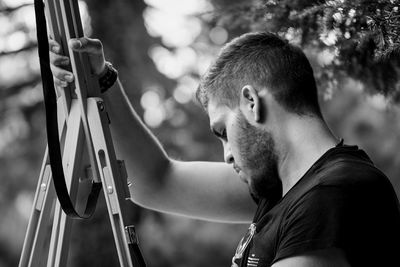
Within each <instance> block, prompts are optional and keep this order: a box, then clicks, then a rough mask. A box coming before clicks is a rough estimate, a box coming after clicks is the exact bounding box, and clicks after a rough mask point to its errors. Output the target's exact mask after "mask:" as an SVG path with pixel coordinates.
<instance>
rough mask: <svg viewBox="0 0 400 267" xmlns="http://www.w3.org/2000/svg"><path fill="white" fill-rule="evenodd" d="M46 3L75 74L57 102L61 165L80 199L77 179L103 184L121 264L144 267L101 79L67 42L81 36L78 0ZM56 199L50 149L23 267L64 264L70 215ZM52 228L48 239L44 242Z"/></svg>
mask: <svg viewBox="0 0 400 267" xmlns="http://www.w3.org/2000/svg"><path fill="white" fill-rule="evenodd" d="M45 7H46V16H47V17H48V18H49V20H48V28H49V30H50V34H51V38H53V39H54V40H56V41H57V42H58V43H59V44H60V45H61V48H62V52H63V54H64V55H66V56H69V58H70V60H71V66H72V71H73V73H74V77H75V82H74V84H73V85H72V86H69V87H68V88H67V89H61V88H59V89H60V90H58V91H59V92H60V96H59V98H58V101H57V114H58V130H59V135H60V136H59V138H60V141H61V143H62V144H63V147H64V150H63V157H62V161H63V162H62V163H63V169H64V174H65V178H66V184H67V187H68V189H69V193H70V198H71V200H72V201H73V202H76V198H77V195H78V190H79V188H78V184H79V180H86V181H88V180H89V181H91V182H93V183H100V182H101V183H102V185H103V192H104V196H105V200H106V204H107V209H108V213H109V217H110V222H111V226H112V231H113V235H114V240H115V245H116V249H117V252H118V258H119V262H120V265H121V266H129V267H131V266H132V267H136V266H140V267H142V266H145V262H144V259H143V257H142V255H141V252H140V250H139V247H138V240H137V236H136V233H135V229H134V226H133V225H130V224H127V222H128V221H129V218H128V217H127V216H126V214H127V212H126V211H127V210H128V208H129V205H128V204H129V202H130V200H129V199H130V193H129V189H128V184H127V174H126V170H125V166H124V163H123V161H117V159H116V156H115V151H114V146H113V143H112V139H111V133H110V129H109V117H108V114H107V111H106V107H105V103H104V101H103V100H102V99H101V95H100V89H99V86H98V81H97V79H98V77H96V76H95V75H94V74H93V73H92V72H91V69H90V65H89V60H88V57H87V55H86V54H83V53H81V54H80V53H76V52H74V51H72V50H71V49H69V47H68V45H67V41H68V40H69V39H71V38H78V37H83V29H82V24H81V19H80V13H79V6H78V2H77V0H46V1H45ZM85 144H86V146H85ZM85 152H86V153H85ZM86 162H89V163H88V164H89V165H90V167H88V166H87V165H85V163H86ZM56 200H57V198H56V194H55V191H54V186H53V181H52V174H51V168H50V162H49V156H48V149H46V152H45V156H44V159H43V164H42V168H41V171H40V175H39V181H38V185H37V189H36V194H35V198H34V204H33V209H32V213H31V217H30V220H29V224H28V229H27V233H26V237H25V241H24V245H23V250H22V254H21V259H20V263H19V266H20V267H25V266H44V265H47V266H48V267H51V266H66V263H67V257H68V248H69V246H68V244H69V236H70V232H71V225H72V219H71V218H69V217H68V216H67V215H66V214H65V213H64V212H63V211H62V209H61V206H60V203H59V202H58V201H56ZM50 227H51V229H52V230H51V237H50V243H46V240H48V238H47V235H48V232H49V228H50Z"/></svg>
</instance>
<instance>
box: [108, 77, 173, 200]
mask: <svg viewBox="0 0 400 267" xmlns="http://www.w3.org/2000/svg"><path fill="white" fill-rule="evenodd" d="M104 100H105V102H106V108H107V111H108V115H109V117H110V121H111V125H110V129H111V134H112V138H113V143H114V146H115V150H116V154H117V158H118V159H123V160H124V161H125V165H126V168H127V172H128V177H129V178H134V186H135V187H136V189H137V191H139V192H147V193H150V192H151V191H152V190H156V189H157V188H159V186H160V185H161V184H162V183H163V181H162V179H163V178H164V177H165V173H166V172H167V170H168V167H169V164H170V160H169V158H168V156H167V154H166V152H165V151H164V149H163V148H162V146H161V144H160V143H159V142H158V140H157V139H156V138H155V136H154V135H153V134H152V133H151V132H150V130H149V129H148V128H147V127H146V125H145V124H144V123H143V122H142V120H141V119H140V117H139V116H138V114H137V113H136V111H135V110H134V109H133V107H132V105H131V103H130V101H129V99H128V97H127V95H126V93H125V91H124V89H123V87H122V85H121V84H120V82H119V81H118V82H116V83H115V85H114V86H113V88H110V89H109V90H108V91H107V93H105V94H104ZM135 191H136V190H135ZM143 195H145V194H143Z"/></svg>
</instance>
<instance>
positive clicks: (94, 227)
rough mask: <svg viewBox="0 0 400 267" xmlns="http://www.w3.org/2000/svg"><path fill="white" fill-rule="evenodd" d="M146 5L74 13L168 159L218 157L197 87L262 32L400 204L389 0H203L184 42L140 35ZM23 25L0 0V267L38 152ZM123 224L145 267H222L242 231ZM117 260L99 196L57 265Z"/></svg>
mask: <svg viewBox="0 0 400 267" xmlns="http://www.w3.org/2000/svg"><path fill="white" fill-rule="evenodd" d="M170 1H171V2H173V1H172V0H170ZM155 2H156V1H154V0H151V1H150V0H147V1H146V2H143V0H98V1H96V0H87V1H86V2H81V4H82V5H81V6H82V7H85V8H86V9H85V8H83V9H82V11H83V12H84V11H85V10H87V13H88V14H84V16H83V17H84V19H83V20H84V23H85V32H86V34H87V35H89V36H92V37H94V38H99V39H101V40H102V41H103V44H104V48H105V54H106V57H107V58H108V60H110V61H111V62H113V64H114V65H115V66H116V67H117V68H118V70H119V73H120V77H121V81H122V83H123V84H124V87H125V89H126V90H127V92H128V95H129V97H130V99H131V101H132V103H133V105H134V107H135V109H136V110H137V111H138V113H139V115H140V116H142V117H143V118H144V121H145V122H146V123H147V124H148V125H149V127H151V128H152V130H153V132H154V133H155V134H156V135H157V137H158V138H159V139H160V140H161V142H162V143H163V145H164V147H165V149H166V150H167V152H168V153H169V154H170V155H171V156H172V157H174V158H177V159H182V160H212V161H219V160H222V159H223V157H222V149H221V147H220V145H219V144H218V141H217V140H214V138H213V137H212V135H211V134H210V133H209V127H208V118H207V116H206V115H205V114H204V113H203V111H202V109H201V108H200V107H199V105H198V104H197V103H196V102H195V100H194V97H193V92H194V90H195V89H196V85H197V81H198V78H199V76H200V75H201V74H202V73H203V72H204V70H205V67H206V66H207V65H208V64H209V63H210V62H211V61H212V59H213V58H214V57H215V56H216V54H217V53H218V51H219V49H220V47H221V45H223V43H225V42H226V41H227V40H229V39H232V38H233V37H235V36H238V35H240V34H242V33H244V32H248V31H252V30H270V31H274V32H277V33H278V34H280V35H281V36H283V37H284V38H286V39H288V40H289V41H290V42H293V43H295V44H298V45H300V46H302V47H303V49H304V50H305V52H306V54H307V56H308V57H309V59H310V61H311V63H312V65H313V68H314V72H315V76H316V79H317V82H318V84H319V89H320V97H321V98H320V101H321V105H322V109H323V112H324V114H325V116H326V118H327V120H328V122H329V124H330V125H331V126H332V128H333V130H334V132H335V133H336V134H337V135H338V136H341V137H343V138H344V139H345V141H346V143H349V144H358V145H360V146H361V147H362V148H364V149H365V150H366V151H367V152H368V153H369V154H370V156H371V157H372V159H373V160H374V161H375V163H376V164H377V165H378V166H379V167H380V168H381V169H382V170H383V171H384V172H385V173H386V174H388V176H389V177H390V178H391V181H392V183H393V184H394V185H395V188H396V191H397V193H398V194H400V180H399V179H398V177H399V174H400V170H399V168H398V166H399V164H400V155H399V154H398V152H397V150H398V147H400V144H399V142H400V139H399V135H398V133H399V132H400V118H399V116H400V111H399V108H398V106H397V105H396V104H395V103H398V101H399V82H398V79H397V71H398V70H397V68H396V67H397V66H398V44H399V37H398V31H399V30H398V29H399V28H398V27H397V26H398V23H399V13H398V8H397V7H398V1H397V0H396V1H366V0H355V1H344V0H343V1H323V0H319V1H317V0H314V1H301V0H296V1H288V0H282V1H265V0H252V1H248V0H236V1H230V0H209V2H207V4H206V5H205V7H206V8H204V9H202V10H201V11H198V12H194V13H193V14H184V15H182V17H183V18H184V19H182V21H181V24H180V25H179V29H181V30H182V34H183V33H186V35H187V36H186V38H183V39H182V40H181V43H179V42H178V41H177V40H178V39H179V35H176V34H175V35H174V33H175V32H176V31H177V29H175V32H174V31H173V30H170V31H166V30H165V31H166V32H164V33H163V32H162V30H159V31H158V32H157V31H156V30H155V29H153V28H152V22H154V21H155V20H156V17H155V14H156V13H157V12H158V11H159V10H158V7H157V6H153V3H155ZM159 2H160V3H161V2H163V1H159ZM164 2H168V0H164ZM187 2H189V3H191V4H192V5H193V4H194V3H196V4H198V3H199V2H202V1H196V2H194V1H193V2H190V1H187ZM185 3H186V1H185ZM179 5H180V6H184V5H185V4H184V3H183V2H180V3H179ZM160 12H161V11H160ZM32 16H33V7H32V5H31V3H30V2H28V1H26V2H23V1H22V2H16V1H15V2H13V1H5V0H0V25H2V27H0V170H1V171H0V181H1V182H2V186H1V187H0V211H1V212H2V214H3V216H2V219H1V220H0V267H3V266H16V265H17V262H18V259H19V254H20V252H21V248H22V242H23V238H24V234H25V229H26V226H27V223H28V219H29V215H30V209H31V203H32V199H33V195H34V191H35V188H36V183H37V178H38V175H39V169H40V165H41V161H42V157H43V152H44V149H45V142H46V139H45V138H46V137H45V133H44V124H45V122H44V121H45V118H44V113H43V106H42V93H41V83H40V76H39V68H38V58H37V50H36V37H35V34H36V32H35V28H34V27H35V26H34V24H33V23H32ZM171 16H172V17H171V21H172V19H176V20H178V18H177V17H178V15H177V14H175V13H174V14H172V15H171ZM29 18H30V20H29ZM164 19H168V18H164ZM171 21H168V22H167V21H165V23H164V24H158V27H160V28H161V27H167V26H169V24H173V23H172V22H171ZM154 27H157V25H156V26H154ZM163 30H164V28H163ZM143 102H145V103H146V105H143ZM149 107H150V108H149ZM129 218H130V219H131V220H132V222H134V224H135V225H136V227H137V230H138V234H139V238H140V241H141V248H142V251H143V253H144V256H145V258H146V260H147V262H148V265H149V266H164V267H165V266H174V267H175V266H209V265H210V259H212V266H229V263H230V258H231V256H232V254H233V252H234V249H235V247H236V244H237V242H238V241H239V239H240V237H241V235H242V233H243V232H244V231H245V229H246V227H247V226H245V225H225V224H215V223H208V222H201V221H197V220H190V219H186V218H180V217H173V216H169V215H163V214H159V213H155V212H152V211H148V210H143V209H141V208H139V207H137V206H136V205H135V204H133V203H132V209H131V213H130V214H129ZM117 261H118V260H117V257H116V250H115V246H114V241H113V237H112V233H111V226H110V223H109V221H108V216H107V211H106V208H105V203H104V199H103V198H102V199H101V200H100V203H99V207H98V210H97V212H96V214H95V216H94V218H92V219H91V220H90V221H79V222H76V223H74V226H73V231H72V236H71V246H70V257H69V262H68V266H115V265H117V264H118V263H117Z"/></svg>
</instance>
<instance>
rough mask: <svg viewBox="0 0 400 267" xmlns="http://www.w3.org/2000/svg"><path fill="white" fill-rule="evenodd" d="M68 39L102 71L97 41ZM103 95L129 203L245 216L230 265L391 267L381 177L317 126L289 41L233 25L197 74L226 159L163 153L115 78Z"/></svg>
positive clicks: (397, 216) (387, 194) (61, 73)
mask: <svg viewBox="0 0 400 267" xmlns="http://www.w3.org/2000/svg"><path fill="white" fill-rule="evenodd" d="M50 44H51V50H52V51H51V60H52V64H53V65H52V71H53V74H54V76H55V82H56V83H57V84H58V85H60V86H62V87H65V86H66V85H67V84H68V82H72V81H73V75H72V73H69V72H68V71H66V70H65V66H67V65H68V64H69V62H68V59H67V58H65V57H63V56H60V55H58V52H59V47H58V45H57V43H55V42H54V41H50ZM69 45H70V46H71V48H72V49H74V50H76V51H79V52H85V53H88V54H89V57H90V61H91V65H92V68H93V71H94V72H95V73H96V74H98V75H99V77H104V73H107V72H110V71H111V72H112V68H111V67H110V65H108V64H105V60H104V55H103V50H102V46H101V42H100V41H99V40H94V39H89V38H80V39H74V40H70V42H69ZM118 85H119V86H118V87H120V84H119V83H118ZM116 87H117V86H116ZM104 98H105V101H106V103H107V108H108V112H109V113H110V117H111V121H112V124H111V128H112V133H113V137H114V138H113V139H114V142H116V149H117V151H118V152H119V153H120V154H121V156H122V157H123V158H124V159H125V161H126V165H127V169H128V170H127V171H128V174H134V177H135V181H134V184H135V186H134V187H132V189H131V190H132V192H131V193H132V200H133V201H134V202H136V203H137V204H139V205H142V206H143V207H146V208H150V209H153V210H158V211H162V212H168V213H173V214H180V215H185V216H190V217H193V218H198V219H204V220H212V221H223V222H233V223H244V222H253V223H252V224H251V225H250V227H249V230H248V232H247V233H246V234H245V236H244V237H243V239H242V240H241V242H240V244H239V246H238V249H237V251H236V253H235V256H234V257H233V259H232V266H259V267H263V266H274V267H284V266H296V267H302V266H320V267H325V266H400V259H399V258H397V257H396V252H397V244H398V242H399V239H400V212H399V203H398V200H397V197H396V195H395V192H394V190H393V188H392V185H391V184H390V182H389V181H388V179H387V178H386V177H385V175H384V174H382V173H381V172H380V171H379V170H378V169H377V168H375V167H374V165H373V163H372V162H371V160H370V159H369V158H368V156H367V155H366V154H365V152H363V151H362V150H359V149H358V148H357V147H356V146H348V145H344V144H343V140H341V141H340V140H338V139H337V138H336V137H335V136H334V135H333V134H332V132H331V131H330V130H329V128H328V126H327V125H326V123H325V121H324V119H323V117H322V114H321V111H320V108H319V104H318V100H317V89H316V85H315V81H314V76H313V71H312V69H311V66H310V64H309V62H308V60H307V58H306V57H305V55H304V54H303V52H302V51H301V50H300V49H299V48H296V47H294V46H292V45H290V44H288V43H287V42H286V41H284V40H282V39H281V38H279V37H277V36H276V35H274V34H271V33H249V34H245V35H243V36H240V37H239V38H236V39H234V40H232V41H231V42H230V43H228V44H227V45H226V46H225V47H224V48H223V49H222V51H221V53H220V55H219V56H218V59H217V60H216V62H215V63H214V64H213V65H212V66H211V68H210V69H209V71H208V72H207V74H206V75H204V77H203V79H202V81H201V84H200V86H199V89H198V91H197V98H198V99H199V101H200V102H201V103H202V105H203V106H204V108H205V110H206V111H207V113H208V115H209V118H210V126H211V130H212V132H213V133H214V134H215V135H216V136H217V137H218V138H219V139H220V140H221V142H222V144H223V147H224V158H225V162H226V163H228V165H227V164H223V163H211V162H182V161H176V160H173V159H171V158H169V157H168V155H167V154H166V152H165V151H164V150H163V149H162V147H161V145H160V144H159V142H158V141H157V139H156V138H155V137H154V136H153V135H152V134H151V132H150V131H149V130H148V129H147V128H146V126H145V125H144V124H143V123H142V122H141V120H140V119H139V117H138V116H137V114H136V113H135V111H134V110H133V109H132V107H131V105H130V104H129V101H128V99H127V97H126V95H125V94H124V92H123V90H122V88H121V87H120V88H110V89H109V90H108V91H107V92H106V93H104ZM229 165H230V166H229ZM232 167H233V168H232ZM237 176H239V177H240V179H237V178H236V177H237ZM240 180H241V181H242V182H244V183H245V184H247V186H243V185H244V184H243V183H242V182H240ZM248 191H250V194H249V192H248ZM254 213H255V215H254ZM252 218H253V219H252Z"/></svg>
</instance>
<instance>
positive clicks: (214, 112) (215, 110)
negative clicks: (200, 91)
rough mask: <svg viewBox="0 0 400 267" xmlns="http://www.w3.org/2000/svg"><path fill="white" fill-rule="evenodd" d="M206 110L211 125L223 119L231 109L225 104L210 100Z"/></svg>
mask: <svg viewBox="0 0 400 267" xmlns="http://www.w3.org/2000/svg"><path fill="white" fill-rule="evenodd" d="M207 112H208V117H209V119H210V125H211V127H212V126H213V125H215V124H217V123H220V122H223V121H225V120H226V118H227V116H228V115H229V113H230V112H232V110H231V109H230V108H229V107H228V106H227V105H224V104H220V103H217V101H212V100H210V102H209V103H208V106H207Z"/></svg>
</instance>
